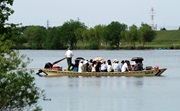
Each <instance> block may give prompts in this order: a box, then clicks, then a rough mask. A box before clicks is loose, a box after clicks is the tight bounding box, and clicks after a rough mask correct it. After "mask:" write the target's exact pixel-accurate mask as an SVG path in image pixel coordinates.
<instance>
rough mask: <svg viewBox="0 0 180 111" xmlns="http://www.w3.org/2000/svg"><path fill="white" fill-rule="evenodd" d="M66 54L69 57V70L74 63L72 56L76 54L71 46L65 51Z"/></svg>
mask: <svg viewBox="0 0 180 111" xmlns="http://www.w3.org/2000/svg"><path fill="white" fill-rule="evenodd" d="M65 56H66V58H67V64H68V70H70V67H71V65H72V57H73V56H74V54H73V52H72V51H71V47H69V48H68V50H67V51H66V53H65Z"/></svg>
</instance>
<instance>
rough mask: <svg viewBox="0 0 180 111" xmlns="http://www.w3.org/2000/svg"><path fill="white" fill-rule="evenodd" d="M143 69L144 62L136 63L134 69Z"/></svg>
mask: <svg viewBox="0 0 180 111" xmlns="http://www.w3.org/2000/svg"><path fill="white" fill-rule="evenodd" d="M141 70H143V67H142V64H140V63H136V65H135V66H134V71H141Z"/></svg>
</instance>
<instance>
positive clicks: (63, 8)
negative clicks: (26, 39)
mask: <svg viewBox="0 0 180 111" xmlns="http://www.w3.org/2000/svg"><path fill="white" fill-rule="evenodd" d="M179 5H180V0H14V5H13V7H12V9H13V10H14V11H15V13H14V14H13V15H12V16H11V17H10V19H9V21H8V22H11V23H22V25H23V26H26V25H41V26H47V20H48V21H49V26H51V27H53V26H60V25H62V24H63V23H64V22H66V21H69V20H70V19H73V20H78V18H79V20H80V22H83V23H85V25H86V26H88V27H94V26H95V25H99V24H104V25H107V24H109V23H111V22H112V21H118V22H120V23H124V24H127V25H128V26H131V25H133V24H135V25H137V26H140V24H141V23H142V22H143V23H147V24H152V20H151V8H154V24H157V27H158V28H162V27H166V28H177V27H179V26H180V14H179V13H180V6H179Z"/></svg>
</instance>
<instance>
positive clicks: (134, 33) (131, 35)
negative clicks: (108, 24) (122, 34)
mask: <svg viewBox="0 0 180 111" xmlns="http://www.w3.org/2000/svg"><path fill="white" fill-rule="evenodd" d="M126 40H127V42H130V43H131V44H132V45H133V47H135V43H136V42H137V41H138V28H137V26H136V25H132V26H130V27H129V31H128V33H127V39H126Z"/></svg>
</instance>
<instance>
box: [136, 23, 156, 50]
mask: <svg viewBox="0 0 180 111" xmlns="http://www.w3.org/2000/svg"><path fill="white" fill-rule="evenodd" d="M139 34H140V37H141V39H140V42H141V43H142V45H143V47H144V45H145V44H146V43H147V42H152V40H154V39H155V36H156V32H155V31H154V30H152V28H151V26H149V25H148V24H144V23H142V24H141V27H140V29H139Z"/></svg>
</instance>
